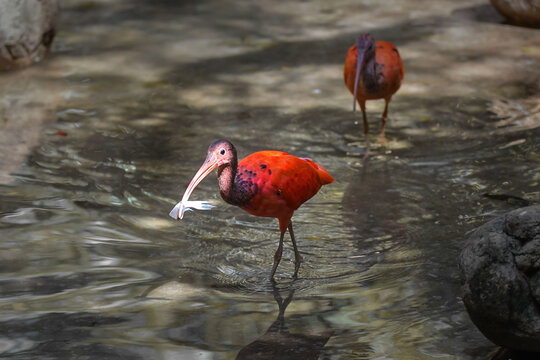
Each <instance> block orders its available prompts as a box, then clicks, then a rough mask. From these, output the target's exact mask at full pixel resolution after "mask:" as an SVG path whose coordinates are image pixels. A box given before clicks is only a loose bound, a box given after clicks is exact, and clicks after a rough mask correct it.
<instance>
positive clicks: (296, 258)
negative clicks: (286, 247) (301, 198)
mask: <svg viewBox="0 0 540 360" xmlns="http://www.w3.org/2000/svg"><path fill="white" fill-rule="evenodd" d="M289 234H291V240H292V245H293V249H294V275H293V278H295V279H296V277H297V275H298V269H300V263H301V262H302V256H300V253H299V252H298V247H296V239H295V238H294V231H293V229H292V221H291V222H290V223H289Z"/></svg>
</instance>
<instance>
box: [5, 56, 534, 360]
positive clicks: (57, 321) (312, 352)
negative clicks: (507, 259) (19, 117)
mask: <svg viewBox="0 0 540 360" xmlns="http://www.w3.org/2000/svg"><path fill="white" fill-rule="evenodd" d="M58 51H59V52H60V53H62V51H65V52H68V53H69V50H66V49H63V50H62V49H59V50H58ZM74 51H77V50H74ZM79 51H80V50H79ZM182 76H183V75H182ZM185 76H188V75H185ZM337 76H338V77H339V76H340V74H339V73H338V74H337ZM64 78H65V81H66V83H67V86H73V87H74V91H75V92H77V91H81V89H82V88H84V89H85V91H87V92H88V93H89V94H91V95H92V96H91V97H90V98H89V99H83V100H80V101H78V102H77V104H78V106H77V107H59V108H58V109H57V111H56V116H57V118H58V121H57V122H56V123H54V124H53V125H52V126H50V127H48V128H47V129H46V130H45V133H44V134H43V136H42V140H41V143H40V146H39V147H38V148H36V149H35V150H34V151H33V152H32V153H31V155H30V156H29V157H28V159H27V162H26V164H25V165H24V167H23V168H22V169H21V170H20V171H19V172H17V173H16V174H14V175H13V176H14V181H13V182H12V183H10V184H7V185H2V186H1V187H0V356H1V357H2V358H13V359H27V358H36V359H37V358H39V359H49V358H50V359H53V358H54V359H75V358H81V359H83V358H96V359H98V358H99V359H119V358H129V359H139V358H140V359H235V358H236V357H237V356H239V358H249V357H247V355H249V354H250V353H251V354H252V356H255V357H254V358H261V359H266V358H268V359H284V358H288V357H286V355H285V354H289V356H291V357H290V358H292V359H295V358H299V359H300V358H302V359H304V358H310V357H309V356H312V357H311V358H316V357H317V356H319V358H320V359H431V358H437V359H441V358H442V359H455V358H458V359H481V358H484V357H485V356H486V354H488V353H489V352H491V351H492V350H493V349H494V345H493V344H491V343H490V342H489V341H487V340H486V339H485V338H484V337H483V336H482V335H481V334H480V333H479V332H478V331H477V330H476V329H475V328H474V326H473V325H472V323H471V322H470V320H469V318H468V316H467V314H466V312H465V309H464V307H463V304H462V302H461V300H460V289H459V278H458V269H457V262H458V255H459V252H460V249H461V246H462V244H463V241H464V238H465V237H466V236H467V233H468V232H469V231H470V230H471V229H473V228H475V227H476V226H478V225H480V224H482V223H484V222H485V221H487V220H489V219H491V218H493V217H494V216H497V215H499V214H501V213H503V212H505V211H508V210H510V209H514V208H516V207H519V206H523V205H526V204H527V203H534V202H538V200H539V197H540V196H539V193H538V181H539V178H538V170H539V169H538V166H537V165H538V161H539V151H538V144H539V143H540V139H539V134H538V132H537V131H536V132H529V133H524V132H521V133H514V134H510V135H504V134H503V135H493V134H492V132H491V131H492V130H493V127H492V122H493V121H494V119H493V116H492V114H491V113H489V112H488V111H487V110H486V108H487V106H486V101H485V100H479V99H467V98H457V97H456V98H451V97H445V98H444V99H441V100H440V101H437V100H434V99H431V100H430V101H426V100H425V99H421V98H416V97H415V96H412V95H409V96H407V95H406V94H405V95H404V96H402V97H399V96H396V98H395V100H394V101H393V102H392V104H391V112H390V116H391V121H390V123H389V126H388V131H387V140H388V142H387V143H386V144H382V143H381V142H380V141H379V140H378V139H377V136H376V134H377V132H378V130H379V126H380V124H379V120H378V116H379V112H378V110H377V111H370V112H369V117H370V123H371V125H372V128H371V131H372V134H373V135H372V149H371V151H372V155H371V157H370V158H369V159H368V160H366V161H365V160H364V159H363V154H364V153H363V147H362V145H361V144H363V138H362V137H361V136H360V134H361V126H359V125H357V123H356V121H357V120H358V119H359V117H358V116H359V114H356V115H353V114H351V113H350V110H349V109H348V108H342V107H341V106H336V107H333V108H332V107H330V108H329V107H315V108H312V109H309V110H299V111H296V112H294V113H293V114H287V113H283V112H282V111H279V109H277V108H275V107H273V106H271V104H269V105H268V106H241V105H235V106H232V107H230V108H229V109H225V110H221V109H219V111H218V109H216V108H215V107H211V108H210V110H204V109H200V108H192V107H189V106H187V104H184V103H178V101H177V100H178V99H177V98H176V95H175V94H176V93H175V91H176V90H175V89H176V88H175V86H180V87H181V84H177V83H174V81H175V80H172V83H170V84H169V83H167V79H165V80H164V84H150V85H148V86H150V87H151V90H141V91H140V92H139V91H138V90H129V91H126V90H121V89H123V88H122V86H123V85H125V86H126V88H128V87H129V85H130V84H129V82H128V81H124V80H121V81H120V82H119V80H118V79H117V78H114V77H112V76H111V77H110V78H107V77H104V78H98V79H93V80H92V85H91V86H93V87H92V88H87V85H86V84H85V82H84V81H81V79H79V78H76V79H75V78H73V77H72V76H71V75H70V74H64ZM83 80H84V79H83ZM153 86H155V87H156V89H155V90H154V89H153ZM342 90H344V91H346V90H345V88H343V89H342ZM123 91H124V93H122V92H123ZM149 98H150V100H149ZM411 103H415V104H417V106H412V105H411ZM340 105H341V104H340ZM58 131H63V132H65V133H67V136H59V135H57V132H58ZM219 137H223V138H228V139H230V140H231V141H232V142H233V143H234V144H235V145H236V147H237V149H238V151H239V154H240V157H243V156H245V155H247V154H249V153H252V152H254V151H257V150H261V149H279V150H284V151H287V152H290V153H293V154H295V155H298V156H301V157H310V158H312V159H314V160H316V161H317V162H320V163H321V164H323V165H324V166H325V167H326V168H327V169H328V171H329V172H330V173H331V174H332V175H333V176H334V177H335V179H336V182H335V183H333V184H331V185H328V186H325V187H324V188H323V189H322V190H321V191H320V192H319V194H317V196H316V197H314V198H313V199H312V200H310V201H309V202H308V203H306V204H304V205H303V206H302V207H301V208H300V209H299V210H298V211H297V212H296V213H295V215H294V217H293V221H294V226H295V233H296V237H297V241H298V245H299V248H300V252H301V254H302V256H303V258H304V262H303V263H302V266H301V268H300V271H299V278H298V280H295V281H293V280H291V274H292V273H293V271H294V256H293V253H292V250H291V247H290V243H289V242H288V238H286V239H287V241H286V247H285V251H284V258H283V260H282V263H281V265H280V266H279V268H278V271H277V276H276V278H277V286H272V284H271V283H270V282H269V281H268V274H269V272H270V268H271V264H272V260H273V254H274V251H275V250H276V248H277V243H278V239H279V233H278V229H277V221H276V220H273V219H265V218H256V217H253V216H251V215H249V214H247V213H244V212H242V211H241V210H239V209H238V208H235V207H233V206H230V205H227V204H226V203H224V202H223V201H222V200H221V199H220V198H219V193H218V188H217V182H216V180H215V176H210V177H209V179H207V180H206V181H204V182H203V183H202V184H201V185H200V186H199V187H198V188H197V190H196V191H195V193H194V195H193V196H192V198H193V199H197V200H213V201H215V202H216V203H217V207H216V208H215V209H213V210H211V211H205V212H201V211H198V212H189V213H187V214H186V216H185V218H184V220H182V221H179V222H175V221H173V220H172V219H170V218H169V217H168V215H167V214H168V213H169V211H170V210H171V208H172V206H173V205H174V204H175V203H176V202H177V201H178V200H179V199H180V197H181V195H182V193H183V191H184V189H185V187H186V185H187V184H188V182H189V180H190V179H191V177H192V176H193V174H194V173H195V171H196V170H197V169H198V168H199V166H200V165H201V164H202V161H203V160H204V158H205V156H206V149H207V146H208V145H209V144H210V143H211V142H212V141H213V140H215V139H216V138H219ZM522 139H525V141H521V140H522ZM514 140H520V141H519V142H518V144H517V145H515V146H507V145H508V144H510V143H511V142H512V141H514ZM493 194H495V195H501V196H496V197H493V196H490V195H493ZM486 195H487V196H486ZM507 195H508V196H507ZM288 301H290V303H288ZM280 302H284V303H283V304H282V305H281V308H282V310H284V319H282V320H283V321H282V322H283V324H284V326H282V325H283V324H282V323H281V322H280V318H279V316H278V315H279V306H278V304H279V303H280ZM285 305H288V306H285ZM272 352H273V354H274V355H271V354H270V353H272ZM253 354H258V355H253ZM263 354H266V355H265V356H266V357H264V356H263ZM269 354H270V355H269Z"/></svg>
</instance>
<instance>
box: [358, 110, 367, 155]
mask: <svg viewBox="0 0 540 360" xmlns="http://www.w3.org/2000/svg"><path fill="white" fill-rule="evenodd" d="M359 103H360V110H362V121H363V125H364V137H365V139H366V152H365V154H364V158H366V157H368V156H369V125H368V122H367V115H366V102H365V101H360V102H359Z"/></svg>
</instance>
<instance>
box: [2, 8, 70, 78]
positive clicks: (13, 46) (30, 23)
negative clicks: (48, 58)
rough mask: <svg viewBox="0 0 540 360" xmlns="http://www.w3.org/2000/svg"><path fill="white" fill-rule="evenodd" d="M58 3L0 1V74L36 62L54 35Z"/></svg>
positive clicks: (46, 49)
mask: <svg viewBox="0 0 540 360" xmlns="http://www.w3.org/2000/svg"><path fill="white" fill-rule="evenodd" d="M58 12H59V7H58V0H40V1H39V0H0V70H10V69H14V68H18V67H21V66H28V65H30V64H32V63H33V62H38V61H40V60H41V59H42V58H43V56H45V54H46V53H47V51H48V50H49V47H50V45H51V43H52V40H53V38H54V35H55V31H56V30H55V21H56V18H57V15H58Z"/></svg>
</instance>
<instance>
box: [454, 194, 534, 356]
mask: <svg viewBox="0 0 540 360" xmlns="http://www.w3.org/2000/svg"><path fill="white" fill-rule="evenodd" d="M460 271H461V280H462V288H463V302H464V303H465V306H466V308H467V311H468V313H469V316H470V317H471V320H472V321H473V322H474V324H475V325H476V326H477V327H478V329H480V331H481V332H482V333H483V334H484V335H485V336H486V337H487V338H488V339H490V340H491V341H493V342H494V343H496V344H498V345H501V346H504V347H507V348H509V349H514V350H519V351H530V352H540V205H535V206H529V207H525V208H521V209H518V210H514V211H511V212H510V213H508V214H506V215H504V216H502V217H500V218H497V219H494V220H492V221H490V222H488V223H486V224H484V225H483V226H481V227H479V228H478V229H476V231H475V232H474V233H473V234H472V235H471V237H470V238H469V240H468V241H467V243H466V245H465V247H464V249H463V251H462V253H461V257H460Z"/></svg>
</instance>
